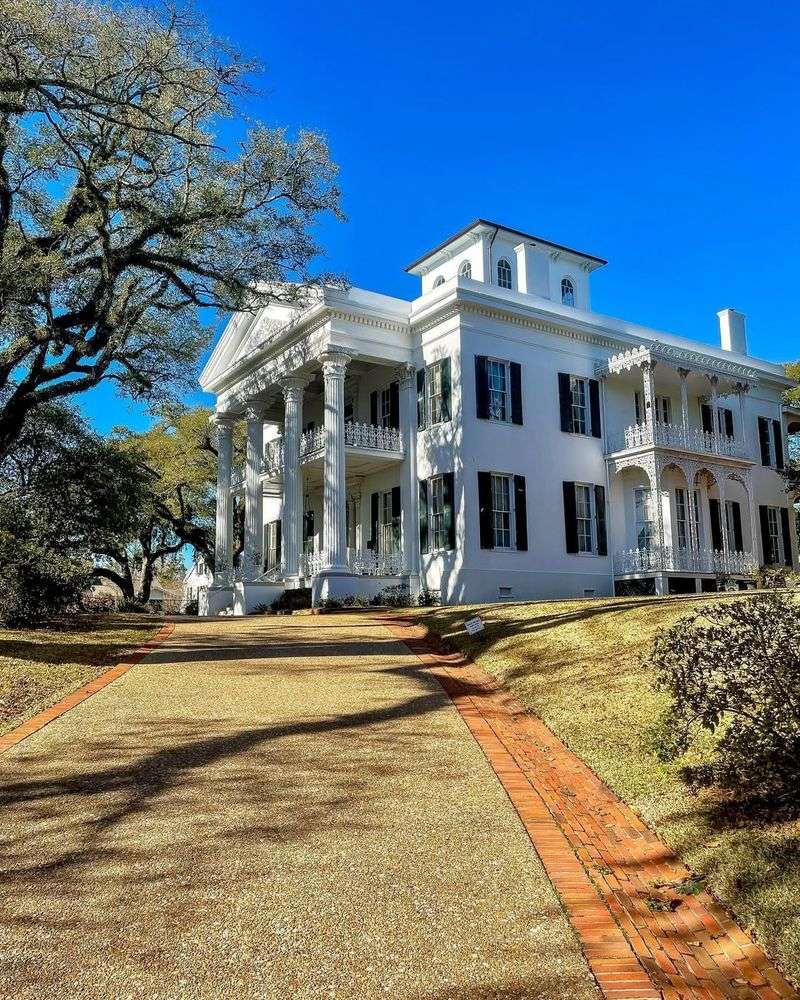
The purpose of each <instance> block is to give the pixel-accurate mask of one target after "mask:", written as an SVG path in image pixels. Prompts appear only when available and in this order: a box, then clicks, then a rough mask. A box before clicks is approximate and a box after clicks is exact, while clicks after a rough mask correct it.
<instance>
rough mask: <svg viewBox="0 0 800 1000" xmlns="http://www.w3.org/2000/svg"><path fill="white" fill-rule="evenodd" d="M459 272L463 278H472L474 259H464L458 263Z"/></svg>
mask: <svg viewBox="0 0 800 1000" xmlns="http://www.w3.org/2000/svg"><path fill="white" fill-rule="evenodd" d="M458 273H459V276H460V277H462V278H471V277H472V261H469V260H462V261H461V263H460V264H459V265H458Z"/></svg>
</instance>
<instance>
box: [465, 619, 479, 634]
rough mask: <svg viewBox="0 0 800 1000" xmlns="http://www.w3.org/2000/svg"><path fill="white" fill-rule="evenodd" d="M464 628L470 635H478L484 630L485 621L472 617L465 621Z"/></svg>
mask: <svg viewBox="0 0 800 1000" xmlns="http://www.w3.org/2000/svg"><path fill="white" fill-rule="evenodd" d="M464 628H465V629H466V630H467V632H468V633H469V634H470V635H477V634H478V633H479V632H483V622H482V621H481V619H480V618H470V619H469V621H466V622H464Z"/></svg>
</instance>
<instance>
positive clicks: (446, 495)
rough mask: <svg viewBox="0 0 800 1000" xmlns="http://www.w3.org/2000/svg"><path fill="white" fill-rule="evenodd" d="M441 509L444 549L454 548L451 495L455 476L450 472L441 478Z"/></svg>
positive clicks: (453, 514)
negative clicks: (442, 510) (445, 540)
mask: <svg viewBox="0 0 800 1000" xmlns="http://www.w3.org/2000/svg"><path fill="white" fill-rule="evenodd" d="M442 485H443V486H444V489H443V490H442V493H443V498H442V499H443V508H444V530H445V537H446V539H447V545H446V548H448V549H454V548H455V547H456V517H455V509H454V505H453V493H454V487H455V475H454V474H453V473H452V472H445V473H444V475H443V476H442Z"/></svg>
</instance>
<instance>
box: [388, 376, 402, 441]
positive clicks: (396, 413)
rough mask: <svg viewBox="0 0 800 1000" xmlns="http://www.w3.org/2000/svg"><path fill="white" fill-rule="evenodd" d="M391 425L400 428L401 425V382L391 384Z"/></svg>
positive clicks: (396, 428)
mask: <svg viewBox="0 0 800 1000" xmlns="http://www.w3.org/2000/svg"><path fill="white" fill-rule="evenodd" d="M389 426H390V427H393V428H394V429H395V430H398V429H399V427H400V383H399V382H392V383H391V384H390V386H389Z"/></svg>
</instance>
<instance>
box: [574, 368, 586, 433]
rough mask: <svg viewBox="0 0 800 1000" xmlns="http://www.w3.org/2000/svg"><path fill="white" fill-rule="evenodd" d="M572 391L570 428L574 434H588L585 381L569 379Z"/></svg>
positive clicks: (583, 379) (582, 379)
mask: <svg viewBox="0 0 800 1000" xmlns="http://www.w3.org/2000/svg"><path fill="white" fill-rule="evenodd" d="M570 387H571V389H572V428H573V430H574V432H575V433H576V434H588V433H589V418H588V413H587V409H586V379H585V378H575V377H574V376H572V377H571V378H570Z"/></svg>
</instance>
